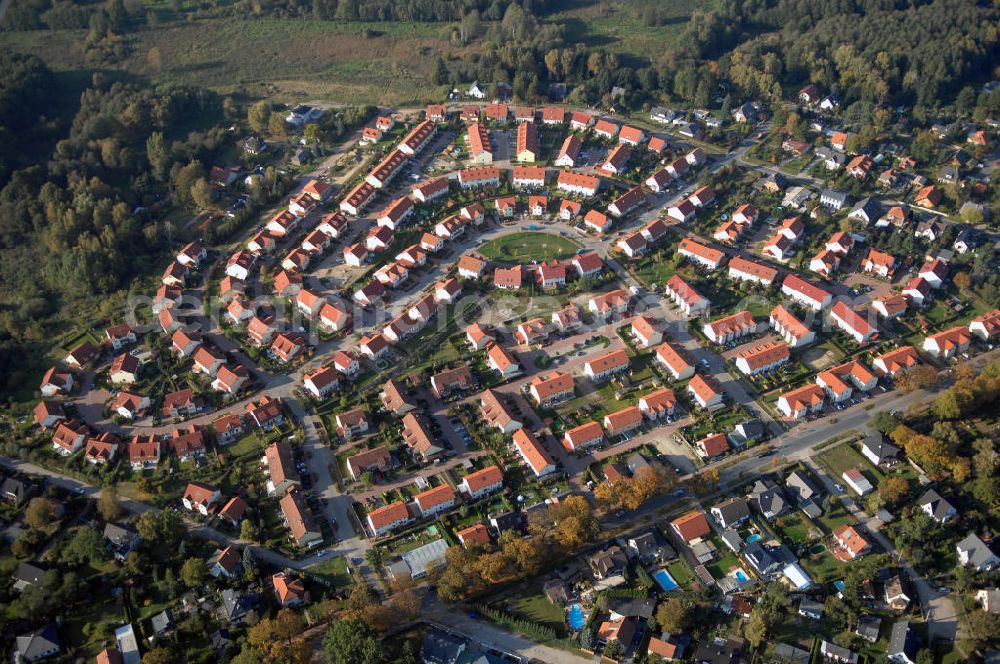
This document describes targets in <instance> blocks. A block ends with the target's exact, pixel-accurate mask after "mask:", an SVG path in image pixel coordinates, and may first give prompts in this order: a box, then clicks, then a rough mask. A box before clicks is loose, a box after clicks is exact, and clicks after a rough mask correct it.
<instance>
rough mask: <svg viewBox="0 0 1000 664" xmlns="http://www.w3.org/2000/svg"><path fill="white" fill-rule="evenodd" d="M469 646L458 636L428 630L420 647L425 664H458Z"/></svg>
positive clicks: (437, 630) (432, 629) (436, 630)
mask: <svg viewBox="0 0 1000 664" xmlns="http://www.w3.org/2000/svg"><path fill="white" fill-rule="evenodd" d="M468 645H469V644H468V642H467V641H466V640H465V639H463V638H462V637H460V636H458V635H457V634H451V633H449V632H444V631H442V630H439V629H434V628H431V629H428V630H427V632H426V633H425V634H424V640H423V643H422V644H421V646H420V657H421V661H422V662H424V664H456V662H458V659H459V657H461V656H462V654H463V653H464V652H465V650H466V648H467V647H468Z"/></svg>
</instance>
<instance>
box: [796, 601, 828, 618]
mask: <svg viewBox="0 0 1000 664" xmlns="http://www.w3.org/2000/svg"><path fill="white" fill-rule="evenodd" d="M799 615H800V616H803V617H805V618H809V619H811V620H822V619H823V603H822V602H817V601H816V600H814V599H809V598H808V597H803V598H802V599H801V600H799Z"/></svg>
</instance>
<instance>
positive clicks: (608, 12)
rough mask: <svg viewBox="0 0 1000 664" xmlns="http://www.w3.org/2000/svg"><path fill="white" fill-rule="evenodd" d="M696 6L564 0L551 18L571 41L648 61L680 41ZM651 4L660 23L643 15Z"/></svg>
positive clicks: (675, 0)
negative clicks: (656, 23) (564, 30)
mask: <svg viewBox="0 0 1000 664" xmlns="http://www.w3.org/2000/svg"><path fill="white" fill-rule="evenodd" d="M699 4H701V5H709V6H711V5H714V4H715V3H714V2H708V3H699ZM694 7H695V3H691V2H685V1H684V0H661V1H657V2H653V1H651V0H617V1H616V2H608V1H606V0H598V1H596V2H595V1H594V0H563V2H561V3H558V4H557V5H556V8H557V11H556V12H554V13H553V14H551V15H550V16H549V17H548V19H549V20H550V21H554V22H559V23H562V24H563V25H564V26H565V27H566V39H567V40H568V41H570V42H574V41H579V42H582V43H584V44H586V45H587V46H591V47H597V48H602V49H605V50H607V51H610V52H612V53H616V54H618V55H619V56H624V57H626V58H633V59H636V60H646V61H648V60H649V58H650V57H651V56H653V55H654V54H656V53H660V52H662V51H663V48H664V47H665V46H669V45H673V44H676V43H677V40H678V38H679V37H680V35H681V33H682V32H683V28H684V25H685V24H686V23H687V20H688V18H689V17H690V16H691V10H692V9H693V8H694ZM648 8H655V9H656V11H657V12H658V21H657V22H658V23H659V25H650V24H649V23H648V22H647V21H646V20H645V19H644V12H645V11H646V10H647V9H648ZM704 8H705V9H709V8H710V7H704Z"/></svg>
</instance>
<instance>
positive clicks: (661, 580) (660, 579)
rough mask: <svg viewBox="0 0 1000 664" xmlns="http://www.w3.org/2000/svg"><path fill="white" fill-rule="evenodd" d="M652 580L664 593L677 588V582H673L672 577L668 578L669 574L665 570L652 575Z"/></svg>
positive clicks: (659, 570)
mask: <svg viewBox="0 0 1000 664" xmlns="http://www.w3.org/2000/svg"><path fill="white" fill-rule="evenodd" d="M653 580H654V581H656V583H657V585H659V586H660V587H661V588H663V590H665V591H666V592H670V591H671V590H674V589H676V588H677V582H676V581H674V577H672V576H670V572H668V571H667V570H665V569H658V570H656V572H655V573H654V574H653Z"/></svg>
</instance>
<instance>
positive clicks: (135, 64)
mask: <svg viewBox="0 0 1000 664" xmlns="http://www.w3.org/2000/svg"><path fill="white" fill-rule="evenodd" d="M82 34H83V33H81V32H79V31H55V32H53V31H48V30H45V31H33V32H4V33H0V47H8V48H11V49H13V50H17V51H22V52H27V53H33V54H35V55H37V56H39V57H40V58H42V59H43V60H45V61H46V63H48V64H49V66H51V67H52V68H53V69H54V70H56V71H73V70H85V69H89V67H88V65H87V64H86V63H85V62H84V58H83V53H82V49H81V46H80V45H81V43H82ZM130 36H131V37H133V38H134V42H133V46H134V47H133V49H132V52H131V54H130V55H129V56H128V57H127V58H126V59H125V60H124V61H123V62H122V63H120V64H117V65H116V66H115V68H119V69H122V70H124V72H125V73H127V74H130V75H132V76H139V77H144V78H150V79H154V80H158V81H160V82H163V83H182V84H191V85H199V86H205V87H208V88H212V89H215V90H218V91H220V92H222V93H227V94H228V93H232V92H243V93H247V94H254V95H265V94H266V95H270V96H277V97H279V98H280V97H284V98H287V99H289V100H294V99H306V98H327V99H334V100H338V101H342V102H344V103H360V102H370V103H376V102H381V103H389V104H406V103H414V102H422V101H423V100H425V99H430V98H434V99H437V98H439V97H441V96H443V94H444V88H443V87H442V88H440V89H438V88H437V87H435V86H433V85H431V83H430V81H429V79H428V74H429V72H430V67H431V65H433V63H434V61H435V58H436V56H437V55H445V56H447V55H451V54H454V53H456V52H457V51H458V49H457V48H455V47H453V46H451V44H450V43H449V41H448V37H449V32H448V24H446V23H413V22H409V23H335V22H331V21H312V20H285V19H278V18H256V19H242V18H208V19H200V20H196V21H191V22H183V23H182V22H176V23H166V24H163V25H160V26H157V27H156V28H148V27H147V28H144V29H142V30H140V31H138V32H137V33H135V34H134V35H130ZM154 48H155V49H156V50H157V51H158V52H159V57H158V61H159V64H156V63H157V58H156V57H151V56H150V53H151V51H152V50H153V49H154Z"/></svg>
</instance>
